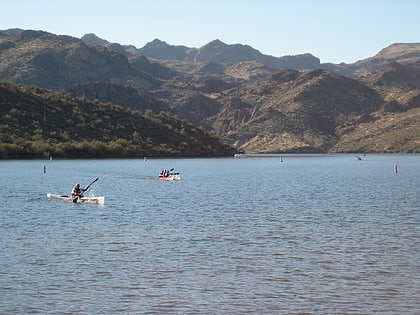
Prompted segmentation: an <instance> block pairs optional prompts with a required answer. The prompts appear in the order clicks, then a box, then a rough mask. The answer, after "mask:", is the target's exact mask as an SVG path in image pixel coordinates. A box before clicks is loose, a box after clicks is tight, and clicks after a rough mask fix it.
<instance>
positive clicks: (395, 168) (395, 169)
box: [394, 164, 398, 173]
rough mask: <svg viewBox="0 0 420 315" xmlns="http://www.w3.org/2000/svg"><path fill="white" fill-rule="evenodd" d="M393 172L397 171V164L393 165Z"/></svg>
mask: <svg viewBox="0 0 420 315" xmlns="http://www.w3.org/2000/svg"><path fill="white" fill-rule="evenodd" d="M394 173H398V165H397V164H395V165H394Z"/></svg>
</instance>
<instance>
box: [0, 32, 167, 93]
mask: <svg viewBox="0 0 420 315" xmlns="http://www.w3.org/2000/svg"><path fill="white" fill-rule="evenodd" d="M0 79H6V80H9V81H13V82H15V83H18V84H26V85H31V84H33V85H37V86H40V87H43V88H49V89H64V88H68V87H71V86H72V85H75V84H82V83H90V82H95V81H104V82H112V83H120V84H123V85H128V84H129V85H130V86H132V87H135V88H137V89H139V90H144V89H150V88H152V87H153V88H156V87H157V86H158V85H159V81H158V80H157V79H156V78H153V77H150V76H149V75H146V74H144V73H141V72H139V71H137V70H135V69H134V68H132V67H131V66H130V64H129V62H128V60H127V58H126V57H125V56H124V55H122V54H120V53H117V52H115V51H112V50H110V49H107V48H104V47H102V46H98V45H95V46H88V45H86V44H85V43H84V42H83V41H81V40H79V39H77V38H74V37H70V36H57V35H54V34H51V33H47V32H42V31H30V30H29V31H16V32H13V33H10V32H7V31H0Z"/></svg>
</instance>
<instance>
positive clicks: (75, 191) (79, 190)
mask: <svg viewBox="0 0 420 315" xmlns="http://www.w3.org/2000/svg"><path fill="white" fill-rule="evenodd" d="M84 191H86V189H83V188H80V184H76V185H74V187H73V189H72V191H71V196H72V197H73V198H75V197H79V198H83V192H84Z"/></svg>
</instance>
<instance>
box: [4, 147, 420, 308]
mask: <svg viewBox="0 0 420 315" xmlns="http://www.w3.org/2000/svg"><path fill="white" fill-rule="evenodd" d="M395 164H397V165H398V172H397V173H396V172H394V165H395ZM44 166H45V167H46V173H44V172H43V168H44ZM164 168H166V169H170V168H175V170H176V171H179V172H180V173H181V177H182V178H181V180H180V181H171V182H169V181H160V180H158V179H157V175H158V173H159V171H160V170H161V169H164ZM0 175H1V180H2V185H1V187H0V192H1V194H0V195H1V196H2V197H1V201H2V202H1V204H0V246H1V257H0V258H1V259H0V314H36V313H39V314H74V313H79V314H119V313H121V314H373V313H376V314H419V313H420V268H419V262H420V155H418V154H417V155H416V154H414V155H367V156H364V157H363V158H362V161H358V160H357V159H356V158H355V156H354V155H285V156H283V162H281V160H280V158H279V157H278V156H273V157H264V158H259V157H256V158H240V159H233V158H224V159H175V160H171V159H149V160H147V161H144V160H143V159H139V160H75V161H74V160H64V161H59V160H57V161H56V160H54V161H39V160H38V161H1V162H0ZM97 177H99V180H98V181H97V182H96V183H94V184H93V185H92V187H91V190H93V192H94V194H95V195H97V196H99V195H105V196H106V199H105V205H103V206H99V205H88V204H73V203H65V202H60V201H51V200H48V199H47V198H46V193H47V192H51V193H57V194H68V193H70V190H71V188H72V186H73V184H74V183H76V182H80V183H81V185H82V186H86V185H88V184H89V183H90V182H92V181H93V180H94V179H95V178H97ZM91 192H92V191H91Z"/></svg>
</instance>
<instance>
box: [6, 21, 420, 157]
mask: <svg viewBox="0 0 420 315" xmlns="http://www.w3.org/2000/svg"><path fill="white" fill-rule="evenodd" d="M84 40H86V41H88V42H91V44H87V43H86V42H84V41H82V40H79V39H77V38H73V37H69V36H57V35H54V34H50V33H46V32H41V31H24V30H19V29H14V30H6V31H0V77H1V78H4V79H7V80H10V81H12V82H15V83H19V84H28V85H36V86H38V87H42V88H52V89H55V90H60V91H63V90H65V91H66V92H67V93H69V94H70V95H73V96H76V97H78V98H79V100H81V101H87V100H91V101H92V102H98V101H100V102H105V103H112V104H115V105H120V106H124V107H128V108H130V109H135V110H139V111H142V112H150V113H155V114H156V113H159V112H165V113H166V114H167V115H171V116H172V117H177V118H178V119H181V120H183V121H185V122H188V123H190V124H193V125H195V126H198V127H200V128H203V129H204V130H205V131H206V132H208V133H210V134H212V135H214V136H217V137H219V138H220V139H221V141H223V142H224V143H225V144H228V145H233V146H235V147H236V148H237V150H246V151H248V152H352V151H364V152H420V148H419V143H418V140H417V139H419V129H420V127H419V123H418V121H420V120H419V119H418V118H419V117H418V111H419V108H418V107H419V106H418V103H419V98H420V97H419V72H420V67H419V63H418V62H419V58H418V55H417V53H418V48H419V47H418V45H417V44H396V45H391V46H390V47H387V48H384V49H383V50H382V51H381V52H380V53H378V54H377V55H376V56H373V57H371V58H368V59H366V60H364V61H363V60H361V61H359V62H357V63H354V64H349V65H347V64H339V65H334V64H319V61H317V58H315V57H313V56H312V55H308V56H305V55H299V56H283V57H278V58H277V57H272V56H265V55H263V54H261V53H260V52H259V51H257V50H255V49H253V48H252V47H249V46H246V45H241V44H235V45H227V44H225V43H223V42H222V41H220V40H215V41H212V42H210V43H208V44H206V45H204V46H203V47H201V48H198V49H197V48H188V47H185V46H172V45H169V44H167V43H165V42H161V41H160V40H157V39H156V40H154V41H153V42H151V43H148V44H147V45H146V46H147V50H144V51H143V53H144V54H146V53H147V54H150V55H149V56H146V55H144V54H143V55H142V54H140V53H139V51H141V49H137V48H135V47H133V46H122V45H119V44H117V43H109V42H107V41H101V40H100V39H98V38H96V37H95V36H93V35H90V36H84ZM159 54H160V55H159ZM152 55H153V56H152ZM159 56H161V57H163V56H165V58H174V59H158V58H157V57H159ZM177 56H178V57H177ZM307 57H308V58H307ZM175 58H180V59H182V60H179V59H175ZM252 58H254V59H252ZM314 58H315V59H314ZM248 59H250V60H248ZM289 66H290V68H292V69H290V68H289ZM276 67H277V68H276ZM278 67H280V68H278ZM283 67H286V69H285V68H283ZM293 68H296V69H293ZM313 68H315V69H313ZM320 68H326V69H320ZM370 69H372V70H370ZM358 74H363V75H360V76H359V75H358ZM130 113H131V112H126V114H127V115H130ZM175 121H176V120H175ZM408 131H409V132H408ZM167 132H170V131H169V130H167Z"/></svg>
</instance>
